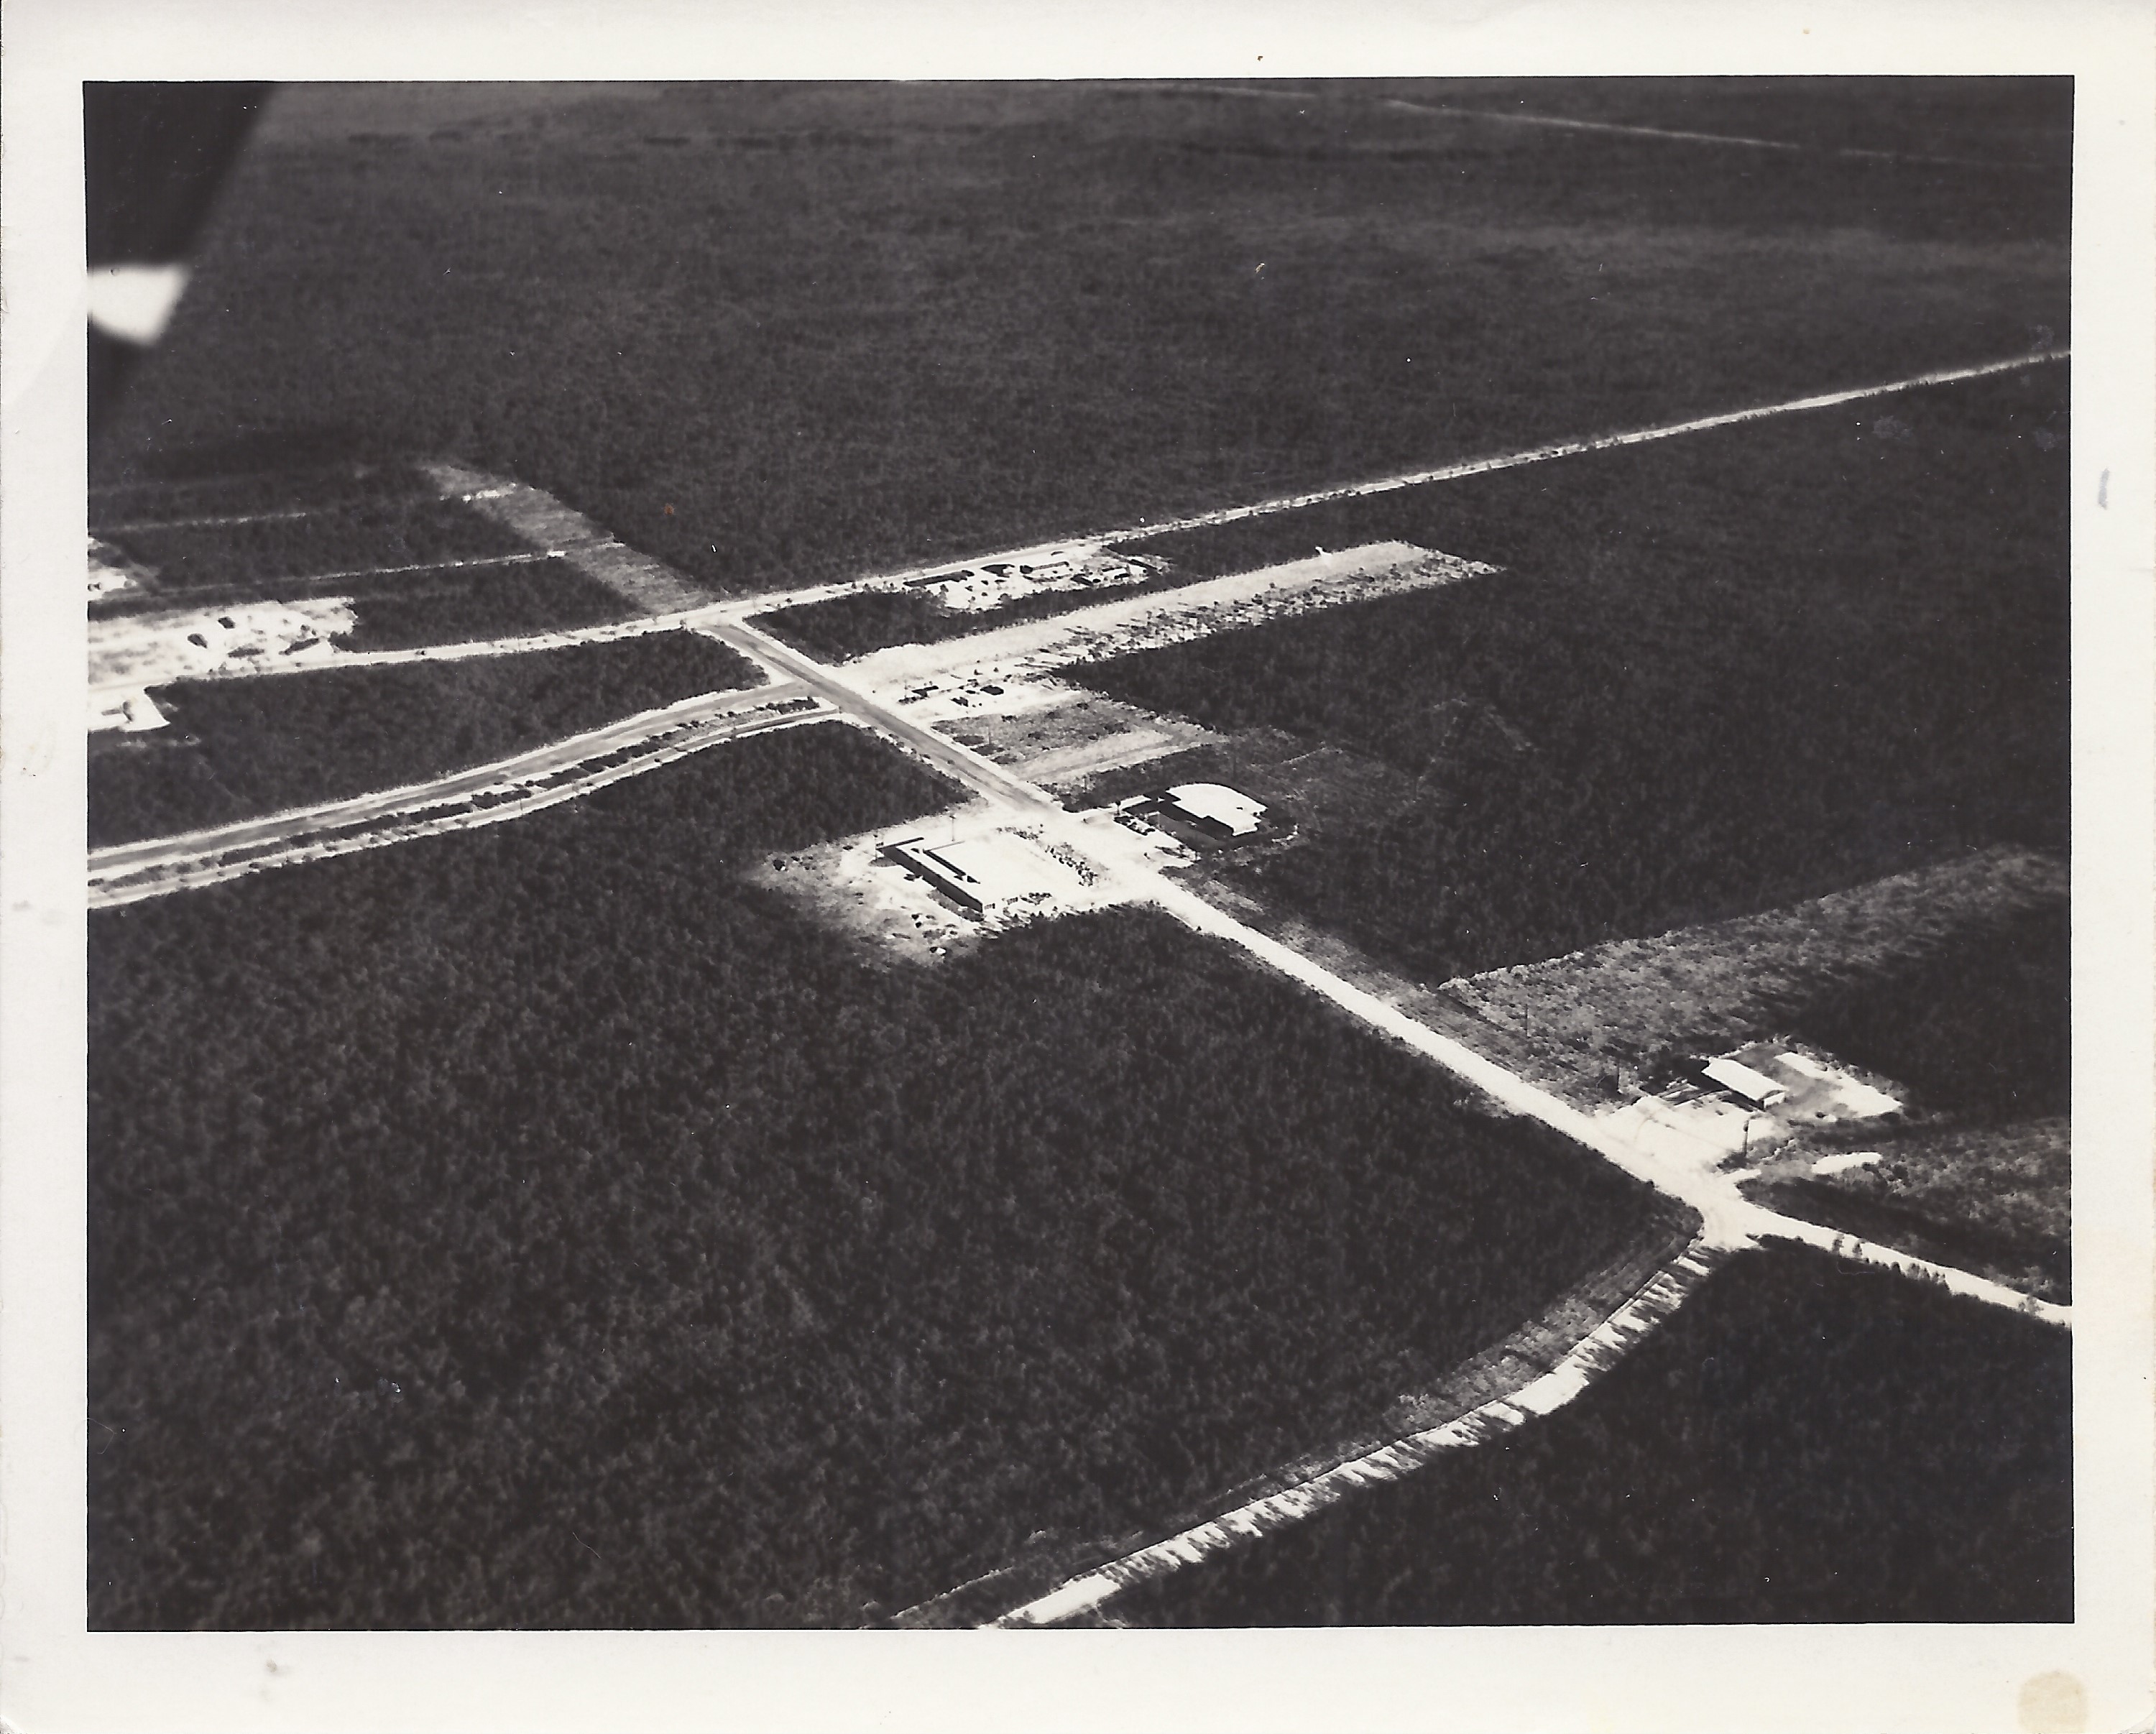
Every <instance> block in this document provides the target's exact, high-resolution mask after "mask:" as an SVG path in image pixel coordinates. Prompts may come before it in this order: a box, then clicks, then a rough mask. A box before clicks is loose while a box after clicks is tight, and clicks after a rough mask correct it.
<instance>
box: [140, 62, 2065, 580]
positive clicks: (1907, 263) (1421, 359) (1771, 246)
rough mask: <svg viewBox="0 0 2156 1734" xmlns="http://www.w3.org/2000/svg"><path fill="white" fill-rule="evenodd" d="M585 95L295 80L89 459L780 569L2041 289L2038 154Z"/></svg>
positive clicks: (1236, 489)
mask: <svg viewBox="0 0 2156 1734" xmlns="http://www.w3.org/2000/svg"><path fill="white" fill-rule="evenodd" d="M1990 82H1992V83H1994V84H1995V85H1997V88H1996V89H1995V90H1994V91H1992V92H1991V93H1989V100H1992V101H1994V103H1996V104H1999V105H2006V106H2007V107H2009V108H2011V109H2012V110H2014V112H2015V114H2016V115H2018V116H2020V118H2021V120H2022V121H2023V123H2024V124H2025V126H2026V128H2027V129H2029V130H2030V132H2031V133H2032V134H2034V133H2041V132H2044V131H2046V130H2047V129H2048V130H2049V131H2051V132H2054V133H2056V131H2057V130H2058V129H2059V128H2060V127H2061V126H2063V125H2064V124H2066V118H2067V96H2066V90H2065V89H2064V87H2063V86H2061V85H2060V84H2058V83H2057V82H2056V81H2054V82H2051V83H2048V84H2025V85H2015V86H2013V87H2012V88H2011V89H2010V88H2009V87H2008V86H2007V85H2003V84H1997V81H1990ZM577 95H578V93H576V92H571V91H558V90H557V91H556V92H552V93H549V94H548V95H547V97H546V100H543V101H535V102H525V101H521V100H516V93H515V92H514V91H513V90H493V91H489V90H473V89H471V88H470V87H466V88H465V89H463V90H447V91H436V92H429V91H424V90H381V91H374V92H371V91H369V90H367V89H366V88H364V87H327V88H307V87H293V88H289V89H286V90H283V91H280V94H279V95H278V97H277V98H276V100H275V102H274V103H273V104H272V105H271V108H270V110H269V115H268V118H267V120H266V121H265V123H264V126H263V128H262V130H261V131H260V133H259V136H258V137H257V139H256V141H255V142H254V147H253V148H252V150H251V151H250V153H249V156H247V157H246V158H245V159H244V160H243V162H241V164H240V166H239V169H238V171H237V172H236V174H235V176H234V180H233V182H232V184H231V186H230V187H229V188H228V191H227V194H226V197H225V198H224V199H223V203H222V204H221V207H220V210H219V213H218V218H217V220H216V222H215V223H214V225H213V230H212V232H211V233H210V234H209V236H208V240H207V247H206V251H205V254H204V256H203V259H202V260H201V262H200V264H199V266H198V273H197V277H196V286H195V289H194V290H193V292H192V293H191V294H190V295H189V297H188V298H187V301H186V302H185V303H184V304H183V305H182V307H181V309H180V310H179V313H178V315H177V318H176V320H175V322H174V324H173V326H172V329H171V331H170V332H169V333H168V334H167V338H166V340H165V341H164V342H163V343H162V345H161V346H160V347H159V350H158V351H157V355H156V356H155V357H153V359H152V360H151V362H150V363H149V364H148V365H147V366H146V367H145V369H144V370H143V372H142V374H141V377H140V380H139V382H138V385H137V387H136V393H135V396H134V398H133V400H132V403H131V407H130V408H129V410H128V412H127V420H126V423H125V424H124V425H123V426H122V427H121V428H120V429H119V437H118V438H117V439H115V441H114V442H113V443H112V444H111V447H110V450H109V452H108V453H107V454H105V455H104V456H102V457H101V458H100V464H99V477H98V479H99V480H108V481H110V480H131V479H135V478H136V477H139V476H141V475H146V474H150V473H153V472H154V471H156V470H157V469H160V468H164V469H171V468H172V467H173V466H179V467H182V468H187V469H193V470H196V471H209V470H215V469H219V468H228V467H233V465H234V464H236V463H239V462H241V461H244V459H246V458H247V457H248V454H250V453H256V454H259V452H261V451H263V450H264V449H279V450H281V451H283V452H285V453H288V454H292V455H294V456H295V457H299V458H302V459H305V458H307V457H309V456H310V455H311V454H313V455H319V456H320V457H321V459H324V460H326V459H331V458H336V457H340V456H354V455H357V456H362V457H364V456H368V455H373V456H377V457H382V456H389V455H402V454H408V453H411V452H413V451H434V452H441V453H444V454H454V455H456V456H458V457H460V458H462V459H465V460H467V461H470V462H472V463H475V464H480V465H481V466H483V467H485V468H487V469H492V470H495V471H498V472H500V473H504V474H509V475H516V476H519V477H521V478H522V479H524V480H528V481H530V482H531V483H533V484H535V485H538V486H541V487H543V488H546V489H547V490H550V491H552V493H554V494H556V495H559V496H560V497H561V498H562V500H565V501H566V502H567V503H568V504H569V505H572V506H574V507H577V509H579V510H584V511H587V512H589V513H591V514H592V515H593V516H595V517H596V518H598V520H599V521H602V522H603V523H604V524H605V525H606V526H608V528H609V529H611V530H612V531H614V532H615V533H617V534H619V535H620V536H623V537H624V539H625V540H627V541H629V542H630V543H631V544H632V545H633V546H638V547H640V548H644V549H646V550H648V551H650V552H653V553H655V554H658V555H660V556H662V557H665V558H666V559H668V560H670V561H671V562H675V564H677V565H679V566H680V567H682V568H683V569H684V570H685V571H686V572H689V573H690V575H691V576H692V577H696V578H697V579H699V580H701V581H703V582H708V583H711V584H715V585H719V586H721V587H730V588H732V589H736V590H763V589H783V588H788V587H795V586H798V585H800V584H803V583H807V582H814V581H818V580H821V579H826V578H831V577H844V576H850V575H852V574H855V573H857V572H864V571H871V570H875V569H878V568H880V567H884V568H887V567H896V566H899V565H903V564H905V563H906V562H911V561H916V560H934V559H941V558H947V557H962V556H965V555H968V554H971V553H973V552H976V551H980V550H983V549H987V548H993V547H1000V546H1012V545H1014V544H1016V543H1019V542H1022V541H1032V540H1035V539H1038V538H1039V537H1040V536H1055V535H1065V534H1070V533H1075V532H1078V531H1084V530H1085V529H1086V528H1088V527H1090V526H1096V525H1098V524H1101V523H1102V522H1107V523H1117V522H1123V523H1129V522H1137V521H1140V520H1142V519H1144V518H1147V517H1152V518H1156V519H1158V518H1162V517H1166V516H1173V515H1175V514H1177V513H1180V512H1185V511H1189V510H1199V509H1203V508H1205V507H1208V506H1211V505H1219V504H1225V503H1229V502H1233V501H1235V500H1242V499H1248V498H1252V497H1255V496H1259V495H1266V494H1270V493H1276V492H1279V491H1281V490H1284V489H1291V488H1294V487H1298V486H1310V485H1322V484H1324V483H1327V482H1331V481H1334V480H1341V479H1343V478H1352V477H1354V476H1357V475H1369V474H1376V473H1383V472H1386V471H1390V470H1394V469H1400V468H1403V467H1410V466H1413V465H1415V464H1425V463H1434V462H1440V461H1443V460H1445V459H1447V458H1450V457H1459V456H1468V455H1473V454H1478V453H1482V452H1488V451H1494V450H1503V449H1512V448H1516V447H1519V446H1524V445H1531V444H1537V443H1539V442H1541V441H1543V440H1547V439H1556V438H1563V437H1572V436H1577V435H1579V434H1581V433H1588V432H1594V431H1599V430H1605V429H1609V428H1619V427H1625V426H1631V425H1637V424H1640V423H1646V422H1652V421H1657V420H1665V419H1673V418H1678V417H1681V416H1683V415H1685V414H1696V413H1707V412H1710V411H1714V410H1720V409H1726V408H1732V407H1736V406H1737V405H1738V404H1741V403H1753V402H1767V401H1773V400H1774V399H1776V398H1785V397H1789V396H1794V395H1796V394H1798V393H1799V392H1805V391H1816V390H1820V389H1822V388H1825V387H1830V386H1834V385H1840V384H1849V385H1853V384H1859V383H1864V382H1871V381H1873V380H1877V379H1883V378H1892V377H1904V376H1907V375H1908V374H1910V373H1913V372H1920V371H1922V370H1923V369H1925V368H1927V367H1939V366H1948V365H1953V364H1957V363H1962V362H1969V361H1971V360H1980V359H1988V358H1991V357H1997V356H2001V355H2010V354H2014V353H2016V352H2020V351H2024V350H2025V349H2027V348H2029V347H2030V346H2031V345H2032V344H2033V343H2035V342H2037V341H2042V338H2043V334H2044V333H2045V332H2046V331H2048V332H2049V333H2050V334H2051V336H2053V337H2054V338H2056V340H2057V341H2065V339H2066V333H2067V326H2068V321H2067V299H2066V290H2067V260H2066V246H2065V235H2066V231H2065V218H2066V203H2065V201H2064V200H2063V198H2061V196H2060V187H2059V185H2058V183H2057V177H2056V176H2049V177H2047V176H2044V175H2040V174H2032V173H2030V172H2028V171H2025V170H2015V171H2010V172H2004V173H2001V172H1994V171H1984V170H1970V169H1943V168H1940V167H1936V166H1931V167H1922V166H1911V165H1902V164H1897V163H1892V162H1851V161H1845V160H1838V159H1832V158H1819V159H1814V158H1809V157H1801V158H1799V157H1790V158H1788V159H1786V160H1784V159H1783V158H1764V157H1763V156H1761V155H1760V153H1758V152H1753V151H1717V150H1702V149H1698V148H1694V147H1686V148H1685V149H1683V150H1681V151H1680V150H1679V149H1678V147H1676V146H1672V145H1670V144H1668V143H1666V142H1663V141H1650V140H1635V139H1626V138H1617V137H1613V136H1608V135H1586V134H1574V133H1568V132H1564V131H1555V130H1551V129H1537V128H1527V127H1515V126H1492V125H1489V124H1480V123H1462V122H1459V121H1449V120H1445V119H1441V118H1433V117H1432V116H1430V115H1426V114H1422V113H1416V112H1408V111H1402V110H1389V109H1388V108H1386V107H1385V106H1384V105H1382V104H1379V103H1375V102H1371V101H1368V100H1354V101H1341V102H1331V103H1314V104H1313V103H1302V102H1289V101H1262V100H1248V99H1241V98H1232V97H1229V98H1224V97H1219V96H1213V95H1206V94H1205V93H1203V92H1184V91H1178V90H1172V89H1163V88H1154V87H1143V86H1133V85H1121V86H1111V87H1103V86H1086V85H1039V86H1009V85H1002V86H995V85H882V86H876V87H871V88H860V87H837V86H800V85H734V86H706V87H701V88H696V87H671V88H667V87H660V88H657V89H652V90H639V91H636V92H633V93H622V92H599V93H596V94H591V95H588V100H581V101H580V100H576V97H577ZM1456 96H1457V93H1456V92H1453V93H1450V95H1448V97H1447V100H1455V98H1456ZM1827 100H1830V101H1835V100H1839V99H1831V98H1830V99H1827ZM1673 153H1675V154H1673ZM1439 546H1445V544H1443V543H1440V544H1439Z"/></svg>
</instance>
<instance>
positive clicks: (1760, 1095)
mask: <svg viewBox="0 0 2156 1734" xmlns="http://www.w3.org/2000/svg"><path fill="white" fill-rule="evenodd" d="M1700 1072H1701V1075H1702V1076H1704V1077H1705V1078H1706V1079H1707V1081H1708V1082H1710V1083H1713V1084H1719V1085H1721V1086H1722V1088H1723V1089H1724V1090H1732V1091H1734V1092H1735V1093H1736V1094H1737V1095H1741V1096H1743V1098H1744V1100H1747V1101H1748V1102H1750V1103H1751V1104H1752V1105H1753V1106H1754V1107H1759V1108H1772V1107H1775V1106H1779V1104H1781V1103H1783V1102H1785V1101H1787V1100H1789V1089H1788V1086H1787V1085H1782V1084H1778V1083H1776V1082H1775V1081H1774V1079H1772V1078H1770V1077H1768V1075H1766V1074H1765V1073H1764V1072H1755V1071H1753V1070H1752V1068H1751V1067H1750V1066H1748V1065H1743V1063H1742V1062H1740V1061H1738V1060H1734V1059H1710V1060H1708V1061H1707V1064H1706V1065H1703V1066H1702V1067H1701V1068H1700Z"/></svg>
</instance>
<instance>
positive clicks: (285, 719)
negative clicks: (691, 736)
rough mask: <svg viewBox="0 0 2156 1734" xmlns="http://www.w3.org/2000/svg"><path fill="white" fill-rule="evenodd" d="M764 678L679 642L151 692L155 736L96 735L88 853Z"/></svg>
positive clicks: (402, 779) (626, 643)
mask: <svg viewBox="0 0 2156 1734" xmlns="http://www.w3.org/2000/svg"><path fill="white" fill-rule="evenodd" d="M760 678H761V676H760V674H759V672H758V670H757V668H756V667H755V665H754V664H752V663H750V662H749V661H748V660H747V659H746V658H745V657H742V656H741V655H739V654H737V653H736V652H735V651H733V650H731V649H728V648H727V647H726V646H725V645H723V644H719V643H717V642H716V641H715V640H713V639H708V638H706V637H703V636H701V634H695V633H687V632H673V633H661V634H649V635H646V636H644V637H640V638H631V639H620V640H618V641H615V642H613V643H608V644H577V645H572V646H568V647H566V648H563V649H553V650H534V651H530V652H526V653H525V654H521V655H516V656H497V657H490V658H474V659H469V660H464V661H456V662H439V663H404V664H392V665H387V666H375V667H366V668H356V669H338V668H324V669H304V670H300V671H297V672H294V673H290V674H284V675H272V676H266V677H264V678H262V679H259V680H201V681H184V682H181V683H179V684H177V685H172V686H165V687H157V688H153V689H152V690H151V696H152V698H153V700H155V702H156V703H157V705H158V707H159V709H160V710H162V711H163V712H164V713H165V715H166V716H167V722H166V724H165V726H163V727H162V728H159V729H152V730H148V731H143V732H141V733H129V734H122V735H115V734H104V735H99V736H93V737H92V739H93V742H94V748H93V751H92V752H91V755H90V843H91V844H92V846H93V847H95V846H97V845H100V844H112V843H126V842H131V841H133V840H135V839H138V838H145V837H159V836H167V835H172V834H177V833H179V832H182V831H192V830H197V829H202V828H203V827H205V826H210V825H222V824H227V823H231V822H233V821H234V820H237V819H242V818H254V817H255V816H256V815H258V814H261V813H275V812H276V811H278V810H279V809H280V808H286V807H300V806H310V805H313V804H315V803H320V802H325V801H330V800H334V799H336V798H339V797H341V796H345V795H352V794H358V793H362V792H364V791H367V790H372V789H383V788H393V787H398V786H400V785H402V784H404V783H408V782H420V781H423V780H424V779H425V778H428V777H434V776H437V775H439V774H440V773H441V772H444V771H450V770H454V769H458V768H459V767H463V766H466V765H475V764H481V763H485V762H486V761H488V760H490V759H495V758H500V757H505V756H506V755H507V754H509V753H511V752H516V751H517V750H518V749H520V748H522V747H526V746H536V745H538V744H539V743H540V742H542V741H547V740H551V739H553V738H556V737H557V736H564V735H573V734H577V733H579V732H581V731H583V730H586V729H589V728H594V727H596V726H598V725H599V724H601V723H603V722H608V721H613V720H614V719H615V718H617V717H620V716H627V715H629V713H631V712H633V711H649V710H655V709H657V708H658V707H659V706H660V705H668V704H671V703H673V702H674V701H675V700H677V699H684V698H688V697H691V696H693V695H696V694H699V693H706V692H715V691H722V690H726V689H729V688H732V687H741V686H752V685H756V684H757V680H759V679H760Z"/></svg>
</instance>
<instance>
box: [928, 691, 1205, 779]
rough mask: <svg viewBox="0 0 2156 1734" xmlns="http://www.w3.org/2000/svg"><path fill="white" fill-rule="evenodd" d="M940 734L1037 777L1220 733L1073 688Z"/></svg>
mask: <svg viewBox="0 0 2156 1734" xmlns="http://www.w3.org/2000/svg"><path fill="white" fill-rule="evenodd" d="M943 732H944V733H946V734H947V735H949V736H951V738H952V740H954V741H957V742H959V743H960V744H961V745H962V746H971V747H973V749H974V750H975V751H977V752H981V753H983V754H984V755H986V756H987V757H989V758H992V759H993V760H994V761H995V762H997V763H998V764H999V765H1009V766H1010V767H1012V768H1013V769H1014V770H1016V771H1018V772H1019V773H1020V774H1021V775H1023V776H1024V777H1028V778H1029V779H1030V780H1031V781H1033V782H1039V783H1060V782H1066V781H1069V780H1070V779H1072V778H1075V777H1084V776H1086V775H1089V774H1091V773H1093V772H1098V771H1101V770H1105V769H1108V768H1111V767H1122V766H1127V765H1132V764H1137V763H1142V762H1146V761H1148V760H1151V759H1156V758H1160V757H1165V756H1166V755H1167V754H1168V753H1171V752H1179V751H1182V750H1183V749H1185V748H1187V747H1190V746H1199V745H1203V744H1204V743H1207V742H1210V741H1218V740H1219V739H1220V738H1221V737H1220V736H1218V735H1216V734H1214V732H1213V731H1212V730H1210V729H1208V728H1202V727H1200V726H1199V725H1198V724H1196V723H1194V722H1190V721H1185V720H1184V719H1183V718H1181V717H1175V716H1156V715H1155V714H1154V713H1153V712H1152V711H1142V710H1140V709H1139V708H1138V707H1137V705H1126V704H1123V703H1121V702H1120V701H1118V700H1114V699H1104V698H1101V697H1099V696H1097V695H1094V694H1091V693H1075V694H1074V695H1073V697H1072V699H1071V701H1070V703H1068V704H1065V705H1055V706H1054V707H1052V708H1050V709H1048V710H1045V711H1024V712H1021V713H1020V714H1019V715H1017V716H998V715H995V714H993V713H988V714H983V715H982V716H978V717H969V718H968V719H967V720H966V721H965V722H964V723H963V724H956V723H954V724H952V725H949V726H947V727H946V728H945V729H944V731H943Z"/></svg>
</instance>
